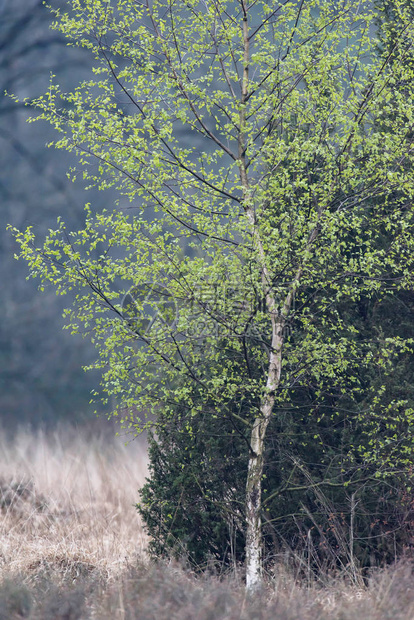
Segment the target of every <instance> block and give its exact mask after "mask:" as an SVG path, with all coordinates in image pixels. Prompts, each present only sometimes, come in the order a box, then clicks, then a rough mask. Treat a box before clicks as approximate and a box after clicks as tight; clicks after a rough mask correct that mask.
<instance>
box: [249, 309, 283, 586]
mask: <svg viewBox="0 0 414 620" xmlns="http://www.w3.org/2000/svg"><path fill="white" fill-rule="evenodd" d="M272 323H273V338H272V351H271V354H270V358H269V371H268V378H267V385H266V393H265V394H264V396H263V398H262V401H261V405H260V411H259V415H258V416H257V417H256V419H255V420H254V423H253V428H252V433H251V437H250V456H249V464H248V471H247V481H246V588H247V590H248V591H252V590H255V589H256V588H257V587H258V586H259V585H260V584H261V581H262V522H261V511H262V477H263V465H264V451H265V438H266V431H267V427H268V425H269V422H270V418H271V416H272V412H273V406H274V403H275V392H276V389H277V388H278V386H279V383H280V375H281V369H282V345H283V336H282V329H283V326H282V325H281V324H280V323H276V322H275V321H274V320H273V321H272Z"/></svg>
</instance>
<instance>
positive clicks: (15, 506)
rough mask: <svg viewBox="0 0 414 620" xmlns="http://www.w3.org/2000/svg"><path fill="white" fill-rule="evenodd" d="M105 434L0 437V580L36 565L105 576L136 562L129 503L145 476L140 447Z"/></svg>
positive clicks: (135, 521) (141, 539)
mask: <svg viewBox="0 0 414 620" xmlns="http://www.w3.org/2000/svg"><path fill="white" fill-rule="evenodd" d="M94 427H95V428H94ZM104 429H105V427H104V426H102V425H101V428H99V426H98V429H96V425H92V427H91V428H88V427H84V428H81V429H78V430H76V429H74V428H69V427H66V428H63V427H61V428H58V429H57V430H55V431H54V432H53V433H50V434H46V433H45V432H44V431H38V432H36V433H30V432H28V431H24V430H20V431H18V432H17V434H16V435H15V436H14V437H13V438H8V437H7V435H6V434H5V433H4V432H1V433H0V579H1V577H3V576H4V575H5V574H10V573H24V574H30V572H31V571H36V570H37V569H38V568H39V567H40V566H43V567H49V569H50V570H53V569H55V568H56V569H57V570H58V572H60V573H62V572H65V570H66V571H69V572H71V573H76V572H90V571H94V570H99V572H100V573H101V574H105V575H106V576H107V578H111V577H112V576H114V575H116V574H118V573H119V571H120V570H122V569H123V568H125V566H126V565H127V564H129V563H131V562H132V563H135V562H136V558H137V557H142V554H143V550H144V548H145V535H144V533H143V531H142V527H141V523H140V520H139V517H138V515H137V511H136V510H135V508H134V506H133V504H134V502H136V501H137V499H138V488H139V487H140V486H141V485H142V483H143V482H144V478H145V475H146V468H147V461H146V452H145V447H144V443H143V442H142V440H141V441H134V442H132V443H129V444H128V445H126V446H125V439H121V438H117V437H115V436H114V432H113V429H111V432H110V433H108V432H104Z"/></svg>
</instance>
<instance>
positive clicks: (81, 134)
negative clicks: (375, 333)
mask: <svg viewBox="0 0 414 620" xmlns="http://www.w3.org/2000/svg"><path fill="white" fill-rule="evenodd" d="M397 5H398V6H397V9H398V11H399V13H400V16H401V19H402V23H403V27H402V30H401V38H400V39H399V38H398V36H397V38H396V42H393V43H392V45H391V44H390V46H388V48H387V51H386V53H384V54H382V55H380V54H378V53H377V48H378V41H377V40H376V35H375V28H374V23H375V19H376V17H377V13H376V10H375V9H374V8H373V7H372V3H370V2H364V1H362V2H359V3H358V4H357V5H356V3H354V2H349V1H346V0H344V1H341V2H337V1H335V2H333V1H320V0H309V1H308V2H298V1H288V2H284V3H279V2H274V1H271V2H269V1H266V2H262V1H259V2H255V3H253V4H252V5H251V6H247V5H246V4H245V3H244V2H243V1H240V2H239V1H236V0H232V1H230V0H229V1H224V0H223V1H219V0H211V1H210V0H209V1H207V2H199V1H198V0H188V1H187V2H185V3H184V2H174V1H173V0H153V1H152V2H149V0H146V1H144V2H139V3H138V2H135V1H133V0H117V1H115V2H114V1H113V2H111V1H109V0H71V3H70V10H68V12H61V11H57V12H56V22H55V25H54V27H55V28H57V29H58V30H60V31H61V32H63V33H64V34H65V35H66V36H67V37H68V40H69V43H70V44H72V45H78V46H83V47H86V48H89V49H90V50H91V52H92V53H93V55H94V57H95V64H94V67H93V76H92V77H91V79H90V80H87V81H84V82H82V83H81V84H80V85H79V86H78V88H76V89H75V90H74V91H73V92H70V93H67V92H63V91H62V89H61V88H60V87H59V85H58V84H57V83H56V82H55V81H54V79H52V81H51V84H50V87H49V89H48V92H47V93H46V94H45V95H44V96H43V97H40V98H39V99H37V100H35V101H34V102H32V105H34V106H35V108H36V109H37V111H38V116H37V118H39V119H46V120H47V121H49V122H50V123H52V125H53V126H54V127H55V128H56V130H57V131H58V132H59V133H60V138H59V139H58V140H56V142H55V143H54V144H53V146H55V147H57V148H63V149H68V150H74V151H76V152H77V153H78V154H79V160H80V164H81V166H80V169H79V171H77V172H73V176H74V177H76V176H77V175H80V176H81V177H82V178H83V179H84V181H85V182H87V183H89V184H92V185H97V186H98V187H99V188H101V189H105V188H106V187H108V186H115V187H117V188H118V189H119V191H120V194H121V195H123V196H124V197H126V198H124V199H123V202H122V203H121V207H117V208H115V209H114V210H112V211H111V210H107V211H105V212H103V213H93V212H92V210H91V209H90V208H89V207H87V210H86V223H85V227H84V228H83V229H82V230H79V231H76V232H75V231H67V229H66V226H65V224H64V222H63V220H60V221H59V223H58V227H57V229H56V230H53V231H52V230H51V231H50V232H49V235H48V237H47V238H46V240H45V241H44V242H43V243H42V244H41V245H38V242H36V239H35V235H34V233H33V231H32V229H28V230H26V231H25V232H17V233H16V234H17V240H18V241H19V243H20V244H21V256H22V257H23V258H24V259H26V260H27V261H28V263H29V266H30V270H31V275H32V276H34V277H40V279H41V280H42V283H43V285H45V284H46V283H49V282H50V283H52V284H53V285H54V286H55V287H56V290H57V293H59V294H65V293H66V291H67V290H68V289H72V288H74V289H76V290H77V291H78V297H77V302H76V305H75V307H74V308H72V309H69V310H68V311H67V320H68V325H69V326H70V328H71V329H72V330H73V331H81V332H83V333H88V334H90V336H91V338H92V339H93V341H94V342H95V344H96V345H97V348H98V353H99V360H98V361H97V366H98V367H100V368H101V369H102V371H103V386H104V389H105V390H106V392H107V394H108V395H111V397H112V396H115V397H116V398H117V399H119V407H120V411H121V413H122V419H123V420H124V421H125V423H126V424H128V423H131V424H132V425H134V426H136V428H138V427H139V426H141V425H143V424H145V423H144V422H143V420H141V419H138V418H137V416H136V412H137V411H139V412H147V413H148V414H150V413H154V414H156V412H157V410H158V408H159V407H160V405H162V406H163V408H164V409H165V408H166V409H167V410H168V407H169V406H171V412H172V413H173V411H174V406H175V405H174V404H175V403H177V402H179V403H181V404H182V405H183V406H185V407H186V408H188V410H189V411H194V412H196V411H200V409H202V407H203V402H207V401H208V402H209V404H210V406H211V405H214V404H215V406H216V410H217V411H223V410H227V411H231V415H232V416H234V419H237V421H238V423H239V424H240V425H241V427H240V428H245V427H249V425H250V424H251V423H252V418H253V417H254V408H255V406H256V405H254V403H258V402H259V401H260V398H262V396H263V393H264V392H265V391H266V384H267V365H268V361H269V355H270V352H271V334H272V320H273V319H274V317H275V316H277V317H278V321H279V323H278V325H279V328H280V330H281V333H282V332H283V370H282V376H281V382H280V385H279V386H278V389H277V393H276V395H275V398H276V404H275V408H276V409H275V410H277V408H278V407H282V406H283V407H286V406H288V404H289V403H291V405H292V406H293V404H292V403H294V396H295V393H296V392H297V390H298V389H300V388H301V386H304V385H306V386H312V389H313V391H314V397H315V400H314V402H315V405H314V411H318V413H317V415H318V416H321V415H322V416H323V415H324V413H323V408H322V409H321V410H319V409H318V402H319V403H322V402H323V400H324V399H325V398H326V397H327V395H329V394H348V395H350V396H351V395H354V396H355V398H356V400H358V393H359V390H360V384H359V380H358V373H359V372H360V369H363V368H367V367H369V366H370V364H373V363H375V365H376V366H377V367H378V368H381V369H382V370H383V372H384V376H385V375H386V374H387V372H388V371H389V370H390V368H391V366H392V360H393V358H395V356H398V355H400V354H401V352H404V351H409V350H410V347H411V344H412V342H411V340H410V339H405V338H403V337H401V336H389V337H387V338H385V339H381V337H375V338H370V339H368V340H366V339H364V338H363V337H362V336H361V334H360V333H359V331H358V326H357V325H356V324H352V323H350V322H348V321H347V315H346V312H343V311H342V310H341V308H344V307H345V304H351V305H353V304H357V303H358V302H359V301H360V300H361V299H362V298H364V299H367V298H368V299H370V298H372V299H378V300H381V299H382V298H383V297H384V296H385V295H394V294H396V293H398V291H401V290H405V289H412V284H413V276H412V267H413V255H414V254H413V241H412V239H413V237H412V231H413V209H412V201H413V193H414V186H413V175H412V163H413V162H412V159H413V155H412V127H413V121H414V105H413V103H414V102H413V90H412V86H410V84H412V83H413V77H414V76H413V71H412V68H411V67H410V66H408V67H407V66H404V64H403V59H404V58H403V57H404V54H405V53H406V51H405V50H406V47H407V46H406V45H405V46H400V45H399V41H400V40H402V39H404V41H405V42H406V41H407V38H408V39H409V38H410V37H412V26H411V22H407V21H404V15H405V13H404V11H405V9H404V4H403V3H397ZM393 36H394V35H393ZM394 41H395V40H394ZM127 200H129V201H130V205H129V206H128V202H127ZM131 287H132V292H131V294H130V296H129V297H128V298H127V303H126V302H125V299H126V298H125V297H124V295H125V294H126V293H127V292H128V290H129V289H130V288H131ZM123 300H124V305H122V301H123ZM190 384H191V385H193V384H196V385H197V386H198V387H197V390H196V392H197V398H195V397H194V396H193V394H194V390H193V389H192V388H191V387H190ZM200 395H201V396H200ZM246 399H247V400H248V402H249V403H253V405H252V409H251V413H249V412H247V413H246V411H245V409H244V407H243V403H244V402H245V401H246ZM390 406H391V407H392V406H393V404H392V403H391V405H390ZM371 407H372V402H364V404H363V406H361V408H360V410H359V411H358V412H357V413H358V415H360V416H361V417H364V416H367V415H368V414H369V411H370V408H371ZM398 407H399V410H402V411H403V414H402V415H407V416H410V415H411V412H410V411H409V410H406V411H405V412H404V403H399V404H398ZM152 419H153V418H152V417H151V416H150V418H149V420H150V423H151V421H152ZM365 458H367V459H369V458H370V451H369V449H368V448H367V452H366V454H365Z"/></svg>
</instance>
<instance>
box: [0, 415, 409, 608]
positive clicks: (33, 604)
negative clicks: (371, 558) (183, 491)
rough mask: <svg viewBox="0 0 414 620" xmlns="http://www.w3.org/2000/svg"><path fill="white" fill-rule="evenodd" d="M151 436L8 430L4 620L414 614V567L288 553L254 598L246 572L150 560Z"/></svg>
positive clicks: (1, 480)
mask: <svg viewBox="0 0 414 620" xmlns="http://www.w3.org/2000/svg"><path fill="white" fill-rule="evenodd" d="M146 467H147V458H146V452H145V445H144V443H143V442H142V440H140V441H134V442H132V443H130V444H128V445H127V446H125V439H122V438H115V437H114V431H113V429H106V430H105V426H102V425H101V426H98V427H96V426H94V425H91V427H89V428H88V427H83V428H80V429H75V428H72V427H61V428H58V429H57V430H55V431H53V432H49V433H46V432H44V431H37V432H28V431H24V430H20V431H18V432H17V433H16V434H15V435H14V436H13V437H7V435H6V433H5V432H0V620H14V619H18V618H27V619H29V620H83V619H85V620H92V619H94V620H112V619H114V620H178V619H179V620H215V619H223V620H236V619H237V620H250V619H252V620H355V619H359V618H361V619H364V620H387V619H391V618H392V619H393V620H413V618H414V566H413V564H412V563H409V562H401V563H399V564H397V565H396V566H394V567H391V568H388V569H386V570H382V571H381V570H378V571H376V572H375V573H373V574H372V576H371V577H370V578H369V579H366V578H365V581H364V582H362V580H361V582H360V584H359V585H355V581H354V583H353V584H352V583H351V581H350V579H349V575H346V574H344V575H342V577H338V576H336V578H335V579H333V578H328V577H325V578H324V579H316V578H313V579H312V580H304V579H303V576H302V578H299V575H298V573H297V574H295V571H294V570H293V569H292V566H290V567H289V566H288V565H287V563H286V562H285V563H283V561H282V560H281V561H280V564H279V565H278V566H275V570H274V572H273V574H272V575H268V577H267V579H266V583H265V586H264V587H263V589H262V591H260V592H257V593H256V594H255V595H254V596H250V597H248V596H246V593H245V589H244V585H243V581H242V577H241V573H240V572H239V571H237V570H235V571H233V572H232V573H231V574H227V575H224V576H223V575H222V576H217V575H214V574H209V573H205V574H204V575H201V574H200V575H194V573H191V572H190V571H189V570H187V569H186V568H185V567H183V566H181V565H178V564H172V563H170V564H168V563H167V564H166V563H159V564H158V565H156V564H154V563H153V562H150V561H149V560H148V558H147V557H146V555H145V548H146V537H145V534H144V532H143V530H142V526H141V523H140V521H139V518H138V515H137V513H136V510H135V508H134V505H133V504H134V502H135V501H136V500H137V497H138V494H137V489H138V488H139V486H140V485H141V484H142V483H143V481H144V477H145V474H146Z"/></svg>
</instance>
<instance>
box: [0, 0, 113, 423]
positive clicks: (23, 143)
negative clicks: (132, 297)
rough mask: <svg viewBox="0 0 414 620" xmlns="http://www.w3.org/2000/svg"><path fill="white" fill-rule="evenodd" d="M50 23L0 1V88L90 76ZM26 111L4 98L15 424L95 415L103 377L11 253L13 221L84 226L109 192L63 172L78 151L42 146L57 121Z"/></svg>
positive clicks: (4, 348) (40, 10) (8, 342)
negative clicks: (93, 394) (40, 120)
mask: <svg viewBox="0 0 414 620" xmlns="http://www.w3.org/2000/svg"><path fill="white" fill-rule="evenodd" d="M52 4H53V2H52ZM55 4H58V3H55ZM50 21H51V16H50V12H49V11H48V9H47V8H46V6H45V5H44V3H43V2H42V1H41V0H2V2H0V92H1V94H2V95H4V92H5V91H8V92H14V93H15V94H16V95H18V96H19V97H21V98H23V97H26V96H28V95H29V94H30V95H31V96H34V95H37V94H39V93H43V92H44V90H45V89H46V88H47V86H48V84H49V80H50V74H51V73H56V72H59V76H60V79H61V80H62V84H63V83H64V84H65V86H66V87H67V88H72V87H74V85H75V84H76V83H77V81H78V80H79V79H80V78H81V77H82V76H84V77H86V75H88V71H89V64H90V59H89V57H88V54H87V51H86V50H80V49H75V48H70V47H68V46H67V45H66V41H65V38H64V37H63V36H62V35H61V34H60V33H58V32H53V31H51V30H50V29H49V25H50ZM28 116H29V111H28V110H27V108H26V107H25V106H24V105H23V104H21V105H16V104H15V103H14V102H13V101H11V100H10V98H9V97H6V96H2V97H0V163H1V166H0V170H1V172H0V220H1V222H2V226H1V229H0V280H1V284H2V294H1V301H0V312H1V317H2V320H1V325H0V423H1V424H4V425H5V426H7V428H9V429H10V428H13V426H15V425H16V424H19V423H31V424H33V425H36V424H39V423H42V422H43V423H48V424H51V423H53V421H54V420H57V419H62V418H63V417H64V416H65V415H66V416H68V417H71V419H72V420H74V419H81V418H83V417H85V416H86V415H87V414H88V413H89V415H92V414H93V410H92V409H91V407H90V405H89V400H90V391H91V389H92V387H93V385H94V382H95V381H96V380H97V379H96V378H94V377H93V376H87V375H85V373H84V372H83V371H82V364H85V363H88V362H89V361H92V359H93V354H94V350H93V347H91V345H90V343H89V342H88V341H87V340H83V341H82V339H81V338H78V339H77V340H74V339H73V338H71V337H70V334H69V333H65V332H64V333H61V334H60V336H59V346H57V344H56V333H60V332H61V330H62V327H63V325H64V323H63V320H62V311H63V308H64V305H65V304H64V303H63V300H62V299H59V298H57V297H56V295H55V294H54V292H53V291H52V290H50V291H49V292H48V294H47V296H46V297H43V298H40V297H39V296H38V293H37V290H36V289H37V287H36V285H35V283H34V282H30V283H28V282H27V280H26V276H27V270H26V268H25V266H24V265H23V264H21V263H17V262H16V261H15V260H14V258H13V254H14V252H15V251H16V244H15V242H14V239H13V238H12V237H11V236H10V234H9V233H8V232H7V231H6V225H7V224H8V223H12V224H13V225H15V226H19V227H25V226H27V225H29V224H31V225H33V226H34V229H35V230H36V231H37V233H38V234H40V235H43V234H46V232H47V230H48V229H49V228H51V227H54V226H55V225H56V218H57V217H58V215H64V217H65V219H66V220H67V221H68V223H69V224H70V225H71V226H74V227H76V226H80V225H81V222H82V221H83V213H84V203H85V202H86V201H88V200H93V202H94V205H95V206H96V208H99V206H100V204H101V205H102V196H101V195H99V194H98V192H94V191H93V190H90V191H89V192H85V190H84V187H83V185H80V184H77V185H75V184H73V183H71V182H70V180H69V179H67V178H66V171H67V169H68V168H69V167H70V166H72V165H74V164H75V162H76V160H75V158H74V157H73V156H71V155H70V154H69V153H67V154H63V153H62V156H61V157H60V158H56V153H54V152H53V150H48V149H46V148H45V143H46V142H47V141H49V140H51V139H52V137H53V135H54V134H53V129H52V128H51V127H48V126H47V125H46V124H43V126H40V125H29V124H28V123H27V122H26V121H27V118H28ZM107 199H111V198H110V196H108V197H107Z"/></svg>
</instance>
